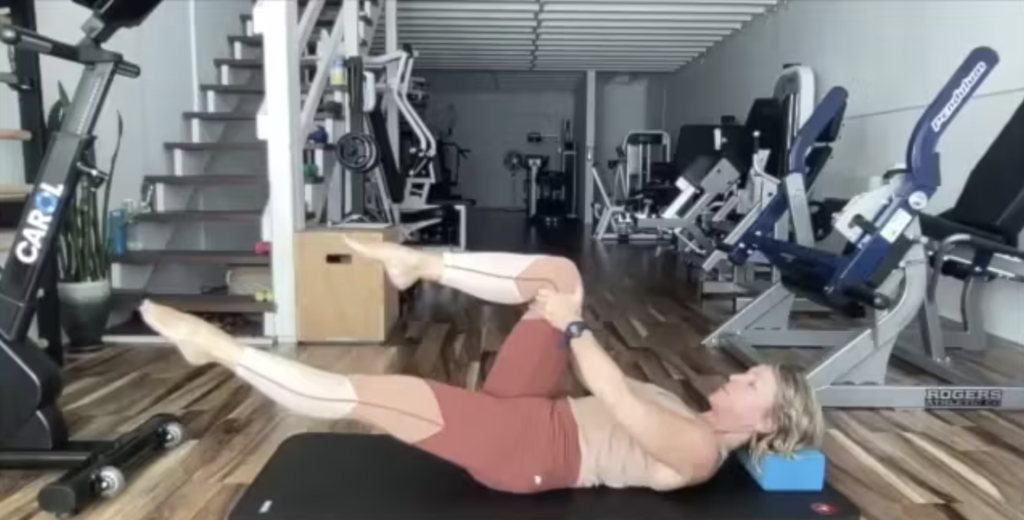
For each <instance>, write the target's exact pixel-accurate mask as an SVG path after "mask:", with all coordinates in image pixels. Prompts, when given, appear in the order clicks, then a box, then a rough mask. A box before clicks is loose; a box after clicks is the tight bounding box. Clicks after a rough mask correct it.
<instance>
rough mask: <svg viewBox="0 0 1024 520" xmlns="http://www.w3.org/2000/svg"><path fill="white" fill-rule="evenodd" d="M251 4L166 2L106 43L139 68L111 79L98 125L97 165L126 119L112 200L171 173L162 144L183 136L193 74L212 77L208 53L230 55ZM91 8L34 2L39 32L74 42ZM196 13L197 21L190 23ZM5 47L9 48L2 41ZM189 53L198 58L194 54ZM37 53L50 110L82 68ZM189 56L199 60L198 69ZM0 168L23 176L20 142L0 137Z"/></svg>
mask: <svg viewBox="0 0 1024 520" xmlns="http://www.w3.org/2000/svg"><path fill="white" fill-rule="evenodd" d="M251 10H252V3H251V2H249V1H247V0H218V1H216V2H204V1H201V0H187V1H179V2H163V3H161V4H160V6H159V7H157V8H156V10H155V11H154V12H153V13H152V14H151V15H150V16H149V18H147V19H146V21H145V22H144V23H143V24H142V25H141V26H139V27H138V28H134V29H127V30H123V31H120V32H119V33H118V34H117V35H115V36H114V38H113V39H111V40H110V42H109V43H108V44H107V46H106V47H107V48H108V49H110V50H113V51H117V52H121V53H122V54H124V56H125V58H126V59H128V60H129V61H132V62H133V63H136V64H138V65H139V66H140V67H141V68H142V75H141V76H140V77H139V78H137V79H125V78H117V79H116V80H115V81H114V85H113V87H112V88H111V91H110V95H109V97H108V98H107V104H106V106H105V107H104V111H103V112H102V114H101V115H100V118H99V121H98V123H97V126H96V135H97V152H98V158H99V162H100V167H101V168H106V167H107V166H108V165H109V161H110V156H111V153H112V152H113V148H114V145H115V144H116V140H115V138H116V135H117V113H118V112H120V113H121V116H122V118H123V119H124V125H125V126H124V136H123V138H122V142H121V152H120V157H119V159H118V166H117V171H116V172H115V176H114V184H113V187H112V188H111V201H112V204H119V203H120V202H121V201H122V200H124V199H126V198H134V199H137V198H138V196H139V187H140V185H141V180H142V177H143V176H145V175H162V174H167V173H170V170H169V165H168V163H167V158H166V156H165V154H164V149H163V143H164V142H165V141H181V140H185V138H186V135H187V134H185V133H184V132H185V130H186V128H185V125H184V123H183V120H182V112H184V111H187V110H192V108H193V106H194V105H193V99H194V89H196V88H197V87H196V85H197V81H206V82H211V81H212V80H213V79H214V78H215V76H214V73H215V70H214V67H213V63H212V58H213V57H215V56H228V50H229V47H228V44H227V39H226V37H227V35H228V34H240V33H241V29H240V27H241V22H240V21H239V18H238V16H239V14H242V13H245V12H250V11H251ZM88 15H89V11H88V10H87V9H85V8H83V7H81V6H79V5H77V4H75V3H73V2H71V1H64V0H53V1H46V2H36V17H37V26H38V27H37V31H38V32H40V33H41V34H44V35H47V36H50V37H52V38H56V39H59V40H63V41H67V42H75V41H77V40H78V39H79V38H80V37H81V34H82V33H81V30H80V26H81V24H82V22H83V21H85V19H86V18H87V17H88ZM193 19H195V20H198V22H197V24H196V26H195V27H194V30H193V27H192V26H191V21H192V20H193ZM0 47H2V46H0ZM4 51H5V52H4V54H6V48H4ZM193 54H195V55H196V56H197V57H198V58H199V59H201V60H202V61H197V60H193ZM40 60H41V62H40V67H41V72H42V83H43V103H44V107H45V108H46V109H48V108H49V106H50V105H52V104H53V103H54V102H55V101H56V100H57V98H58V87H57V85H58V83H62V84H63V85H64V88H65V89H66V90H67V91H68V94H69V95H73V93H74V89H75V86H76V85H77V84H78V80H79V77H80V75H81V70H82V68H81V67H80V66H79V65H77V64H74V63H70V62H66V61H63V60H59V59H56V58H52V57H48V56H43V57H41V58H40ZM194 62H195V63H197V64H198V67H197V68H196V69H195V70H194V69H193V63H194ZM5 66H6V58H3V59H0V67H5ZM2 90H3V91H4V92H2V93H0V103H2V104H0V127H11V125H10V124H9V123H8V121H9V119H11V118H12V119H13V121H15V122H16V121H17V117H18V115H17V103H16V98H14V97H13V96H9V95H8V92H7V90H8V89H6V88H4V89H2ZM12 103H13V104H12ZM8 107H13V110H8ZM11 112H14V113H13V114H11ZM12 148H14V149H13V150H11V149H12ZM0 169H2V170H0V182H21V181H22V179H24V169H23V167H22V164H21V150H20V147H11V146H8V144H7V143H4V144H0ZM9 177H10V178H9Z"/></svg>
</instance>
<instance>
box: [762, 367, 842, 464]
mask: <svg viewBox="0 0 1024 520" xmlns="http://www.w3.org/2000/svg"><path fill="white" fill-rule="evenodd" d="M771 368H772V370H773V372H774V373H775V381H776V385H777V390H776V392H775V404H774V405H773V406H772V409H771V412H769V413H770V420H771V424H772V432H771V433H769V434H764V435H755V436H754V437H753V438H752V439H751V440H750V448H749V449H750V456H751V459H752V460H753V461H754V462H755V464H758V465H759V464H760V462H761V460H762V458H763V457H764V456H765V455H767V454H769V453H778V454H780V455H784V456H787V457H788V456H792V455H793V453H794V452H797V451H800V450H803V449H816V448H817V447H818V446H820V445H821V440H822V437H823V436H824V434H825V418H824V416H823V415H822V412H821V406H820V405H819V404H818V399H817V398H816V397H815V394H814V389H813V388H811V385H810V383H808V381H807V377H806V376H805V375H804V373H803V372H802V371H801V370H800V369H798V368H796V367H794V366H791V365H787V364H779V365H772V366H771Z"/></svg>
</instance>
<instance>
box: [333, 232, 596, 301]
mask: <svg viewBox="0 0 1024 520" xmlns="http://www.w3.org/2000/svg"><path fill="white" fill-rule="evenodd" d="M345 242H346V243H347V244H348V245H349V247H351V248H352V250H353V251H355V252H356V253H358V254H359V255H362V256H365V257H367V258H372V259H374V260H378V261H380V262H383V263H384V267H385V269H386V270H387V272H388V276H389V277H390V278H391V280H392V282H393V283H394V284H395V286H397V287H398V288H399V289H405V288H407V287H409V286H410V285H412V284H413V283H414V282H416V281H417V280H427V281H432V282H437V283H440V284H442V285H445V286H448V287H451V288H453V289H458V290H459V291H462V292H464V293H466V294H469V295H472V296H476V297H477V298H480V299H483V300H486V301H489V302H494V303H505V304H513V305H514V304H520V303H527V302H529V301H531V300H533V298H534V296H536V295H537V291H539V290H540V289H545V288H546V289H551V290H554V291H558V292H564V293H567V294H574V293H577V292H578V293H579V296H580V299H581V301H582V298H583V293H582V280H581V279H580V273H579V271H578V270H577V269H576V264H574V263H573V262H572V260H569V259H568V258H563V257H559V256H548V255H525V254H517V253H491V252H482V253H475V252H473V253H470V252H466V253H462V252H444V253H432V252H426V251H419V250H416V249H413V248H410V247H406V246H402V245H399V244H391V243H363V242H357V241H354V240H351V239H349V238H347V237H346V238H345Z"/></svg>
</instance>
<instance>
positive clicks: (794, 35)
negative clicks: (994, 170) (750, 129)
mask: <svg viewBox="0 0 1024 520" xmlns="http://www.w3.org/2000/svg"><path fill="white" fill-rule="evenodd" d="M1021 20H1024V2H1019V1H1000V0H994V1H984V0H960V1H949V0H830V1H828V2H823V1H815V0H796V1H792V2H791V3H789V4H786V5H783V7H781V9H780V10H779V12H777V13H774V14H772V15H769V16H767V17H764V18H761V19H759V20H757V21H755V22H753V23H752V24H750V25H749V26H748V27H746V28H745V29H744V30H743V31H741V32H740V33H738V34H736V35H733V36H732V37H730V38H728V39H726V40H725V41H724V42H722V43H721V44H720V45H719V46H717V47H716V48H714V49H712V50H711V51H710V52H709V53H708V55H707V56H706V57H705V58H703V59H701V60H698V61H697V62H694V63H693V64H691V65H689V66H687V67H685V68H684V69H683V70H682V71H680V72H679V73H677V74H676V75H675V76H674V77H673V78H672V79H671V80H670V81H669V84H668V92H669V96H668V105H667V108H666V122H667V124H668V125H669V126H670V127H671V128H673V129H676V128H678V126H679V125H680V124H682V123H712V122H715V121H717V119H718V117H719V116H720V115H721V114H736V115H740V116H742V115H744V114H746V112H747V108H748V107H749V105H750V103H751V102H752V101H753V99H754V98H756V97H763V96H766V95H768V94H769V93H770V92H771V88H772V85H773V83H774V80H775V76H776V74H777V73H778V71H779V70H781V67H782V65H783V64H785V63H789V62H799V63H803V64H805V65H809V66H811V67H813V68H814V69H815V71H816V76H817V80H818V85H819V87H818V91H819V97H820V95H822V94H823V93H824V92H826V91H827V89H828V88H830V87H832V86H836V85H840V86H844V87H846V88H847V89H848V90H849V91H850V103H849V108H848V110H847V117H846V124H845V128H844V129H843V135H842V140H841V141H840V142H839V143H838V144H837V147H836V151H835V154H834V156H833V159H832V161H831V162H830V164H829V166H828V169H827V170H826V173H825V175H824V176H823V177H822V179H821V181H819V183H818V187H817V189H816V195H817V196H829V195H840V196H844V195H849V194H851V193H855V192H857V191H859V190H860V189H862V188H863V187H864V185H865V180H866V179H867V177H869V176H871V175H877V174H879V173H881V172H883V171H884V170H885V169H886V168H887V167H889V166H891V165H892V164H894V163H899V162H904V155H905V149H906V142H907V138H908V137H909V134H910V131H911V129H912V126H913V124H914V122H915V121H916V119H917V117H918V116H919V115H920V113H921V111H922V110H923V108H924V105H926V104H927V103H928V102H930V101H931V98H932V96H934V95H935V94H936V92H937V91H938V90H939V89H940V88H941V87H942V85H943V84H944V83H945V82H946V81H947V79H948V78H949V76H950V75H951V74H952V73H953V71H954V70H955V68H956V67H957V66H958V65H959V64H960V63H961V61H962V60H963V59H964V58H965V57H966V55H967V53H968V52H970V50H971V49H972V48H974V47H976V46H979V45H987V46H990V47H992V48H994V49H995V50H996V51H997V52H999V54H1000V56H1001V58H1002V61H1001V63H1000V64H999V66H998V67H997V68H996V69H995V70H994V72H993V73H992V74H991V76H990V77H989V78H988V80H987V81H986V82H985V84H984V85H983V87H982V88H981V89H980V90H979V92H978V95H976V96H975V98H974V100H972V101H971V102H970V103H969V104H968V105H967V106H966V107H965V109H964V110H963V111H962V113H961V115H960V116H959V118H958V119H957V121H956V122H955V123H954V124H953V126H952V127H950V129H949V131H948V132H947V133H946V135H945V136H944V138H943V140H942V142H941V144H940V146H939V151H940V152H941V153H942V171H943V185H942V187H941V189H940V191H939V193H938V194H937V195H936V197H935V199H934V200H933V201H932V203H931V204H930V205H929V208H928V211H929V212H933V213H937V212H941V211H943V210H945V209H947V208H948V207H949V206H951V205H952V204H953V203H955V201H956V198H957V197H958V196H959V193H960V189H961V187H962V186H963V184H964V182H965V181H966V176H967V174H968V173H969V172H970V170H971V168H972V167H973V165H974V163H975V162H976V161H977V160H978V158H979V157H980V156H981V154H982V153H984V151H985V149H986V148H987V147H988V145H989V144H990V143H991V141H992V139H993V138H994V137H995V136H996V135H997V133H998V132H999V130H1000V129H1001V128H1002V126H1003V125H1004V124H1005V123H1006V121H1007V119H1008V118H1009V116H1010V114H1011V113H1012V112H1013V110H1014V109H1015V108H1016V106H1017V104H1019V103H1020V102H1021V99H1022V98H1024V31H1021V29H1020V21H1021ZM958 290H959V287H956V286H954V285H953V284H949V285H947V286H946V287H944V288H943V292H942V307H943V313H944V314H946V315H947V316H950V317H953V316H954V313H955V310H956V307H957V297H956V291H958ZM985 311H986V315H987V317H988V318H989V319H988V320H987V324H986V325H987V328H988V329H989V331H990V332H992V333H994V334H996V335H999V336H1002V337H1005V338H1008V339H1010V340H1013V341H1016V342H1024V321H1022V320H1021V316H1024V288H1022V287H1020V284H1017V285H1011V284H1004V285H997V286H995V287H992V288H991V289H990V290H988V291H987V293H986V302H985Z"/></svg>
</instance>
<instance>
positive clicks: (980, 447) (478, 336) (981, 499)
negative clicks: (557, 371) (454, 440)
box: [0, 237, 1024, 520]
mask: <svg viewBox="0 0 1024 520" xmlns="http://www.w3.org/2000/svg"><path fill="white" fill-rule="evenodd" d="M579 242H580V241H576V242H575V243H576V244H578V243H579ZM530 243H532V244H535V245H534V246H531V247H530V249H531V250H551V251H555V252H559V253H564V254H569V255H572V256H573V257H575V258H577V261H578V263H579V265H580V267H581V269H582V270H583V272H584V277H585V279H586V283H587V290H588V302H587V308H586V313H587V318H588V319H589V320H590V322H591V323H592V324H593V325H594V326H595V327H596V332H597V335H598V336H599V338H600V340H601V342H602V344H603V345H604V346H605V347H606V348H607V349H608V350H609V351H610V352H611V353H612V354H613V355H614V356H615V358H616V359H617V360H618V361H619V362H620V363H621V364H622V366H623V368H624V369H625V370H626V371H627V372H628V373H629V374H630V375H632V376H635V377H640V378H645V379H648V380H651V381H653V382H655V383H657V384H659V385H661V386H663V387H665V388H667V389H669V390H671V391H673V392H676V393H678V394H679V395H681V396H683V397H684V398H685V399H687V400H688V401H689V402H691V403H692V404H693V405H694V406H701V405H702V404H703V401H702V397H701V396H702V394H704V393H705V392H707V391H708V390H709V389H711V388H713V387H714V386H715V385H716V384H718V383H719V382H720V381H721V380H722V377H723V375H725V374H728V373H730V372H732V371H735V370H737V369H738V368H739V367H738V366H737V365H736V364H735V363H733V362H732V361H730V360H729V359H727V358H725V357H724V356H721V355H718V354H716V353H711V352H708V351H706V350H704V349H702V348H701V347H700V339H701V338H702V337H703V336H704V335H706V334H707V333H708V331H709V330H710V329H711V328H712V327H713V326H714V324H715V323H716V322H717V321H718V320H720V319H721V317H722V314H721V313H720V312H716V311H715V310H714V309H711V308H700V307H698V306H697V305H695V304H694V303H693V302H694V301H695V300H694V298H692V296H691V295H690V294H689V293H688V291H690V289H688V287H687V286H686V284H685V283H684V282H683V280H682V277H681V272H680V271H679V269H678V268H677V267H676V266H675V262H674V261H673V258H672V255H671V253H670V252H659V251H657V250H656V249H652V248H643V247H637V246H619V245H608V246H589V245H587V246H578V245H577V246H576V247H572V245H573V242H570V243H568V244H569V245H568V246H567V245H566V243H565V242H556V241H550V242H546V241H545V237H533V239H531V241H530ZM558 244H561V245H560V246H558V247H556V245H558ZM484 245H485V246H487V247H500V246H503V245H505V244H494V243H491V244H486V243H485V244H484ZM517 316H518V309H515V308H511V307H502V306H497V305H490V304H485V303H482V302H479V301H476V300H473V299H471V298H469V297H466V296H464V295H460V294H456V293H454V292H452V291H450V290H447V289H443V288H424V290H422V291H421V293H420V294H419V295H418V296H417V298H416V300H415V302H414V305H413V308H412V309H411V310H410V311H409V313H408V314H407V316H406V317H405V318H404V319H403V321H402V323H401V325H400V329H399V330H398V331H397V332H396V334H395V337H394V339H393V340H392V341H391V342H390V343H389V344H388V345H386V346H360V347H318V348H302V349H300V350H299V351H298V352H291V353H289V352H282V354H283V355H297V356H298V357H299V358H300V359H302V360H304V361H306V362H308V363H310V364H313V365H316V366H320V367H324V368H327V369H330V370H334V371H339V372H358V373H382V372H396V371H397V372H405V373H410V374H418V375H422V376H427V377H432V378H436V379H440V380H443V381H447V382H450V383H453V384H459V385H464V386H467V387H471V388H472V387H475V386H476V385H478V384H479V382H480V381H481V380H482V379H483V378H484V377H485V376H486V372H487V368H488V366H489V363H490V362H491V360H492V359H493V355H494V352H495V351H496V350H497V348H498V346H499V345H500V343H501V341H502V339H503V337H504V336H505V334H506V333H507V332H508V330H509V329H510V328H511V326H512V324H513V323H514V322H515V320H516V318H517ZM771 355H772V356H773V357H775V358H776V359H788V360H793V361H797V362H802V363H806V362H807V361H808V359H809V358H806V357H804V355H803V353H802V352H799V351H795V350H789V351H779V352H774V353H772V354H771ZM965 362H968V363H971V364H972V365H974V367H975V368H978V369H987V370H990V371H991V372H993V374H994V376H993V377H1001V376H999V374H1004V376H1002V377H1001V378H1003V379H1005V376H1006V375H1007V374H1008V373H1011V372H1012V371H1013V369H1016V372H1015V374H1016V375H1017V377H1020V374H1021V373H1022V372H1024V370H1022V367H1024V354H1022V353H1021V352H1018V351H1014V350H1010V349H1005V348H996V349H993V350H991V351H988V352H986V353H984V354H983V355H979V356H974V357H973V358H971V359H967V360H965ZM892 377H893V379H894V380H899V381H907V380H910V381H915V380H916V381H925V380H924V379H922V378H920V377H919V376H915V375H913V374H912V373H909V372H905V371H901V370H899V369H898V367H897V368H896V369H894V370H893V376H892ZM67 381H68V384H67V390H66V391H65V394H64V397H63V400H62V402H63V405H64V409H65V410H66V412H67V416H68V418H69V420H70V422H71V425H72V430H73V432H74V434H75V436H76V437H91V438H106V437H109V436H112V435H116V434H117V433H118V432H120V431H123V430H125V429H130V428H132V427H133V426H134V425H136V424H137V423H138V421H141V420H144V418H145V417H148V416H149V415H151V414H153V413H157V412H173V413H177V414H180V415H181V416H182V417H183V418H184V420H185V422H186V425H187V427H188V429H189V431H190V434H191V436H192V440H190V441H188V442H187V443H186V444H185V445H184V446H182V447H180V448H179V449H177V450H176V451H174V452H172V453H170V454H168V455H167V456H165V457H164V458H162V459H159V460H158V461H157V462H155V463H153V464H152V465H150V466H149V467H148V468H147V469H146V470H145V471H144V472H143V473H141V474H140V475H138V476H136V477H135V479H134V480H133V481H132V483H131V486H130V488H129V489H128V490H127V491H126V492H125V493H124V494H123V495H121V496H120V497H118V498H117V499H116V500H114V501H110V502H107V503H103V504H100V505H98V506H96V507H93V508H92V509H90V510H89V511H88V512H87V513H86V514H83V515H81V517H80V518H82V519H87V520H100V519H104V520H106V519H109V520H135V519H147V520H152V519H176V520H223V519H224V518H226V516H227V513H228V511H229V510H230V508H231V506H232V505H233V503H234V501H235V500H236V499H237V498H238V496H239V495H240V494H241V493H242V492H243V491H244V489H245V488H246V485H247V484H249V483H250V482H251V481H252V480H253V478H254V477H255V475H256V474H257V472H259V471H260V469H261V468H262V467H263V465H264V464H265V462H266V461H267V459H268V457H269V456H270V455H271V453H272V452H273V451H274V449H275V448H276V447H277V446H278V445H279V444H280V443H281V441H282V440H284V439H285V438H287V437H289V436H291V435H294V434H296V433H299V432H305V431H336V432H346V431H366V430H365V428H362V427H360V426H359V425H356V424H354V423H351V422H347V421H342V422H325V421H318V420H311V419H304V418H301V417H296V416H293V415H290V414H288V413H285V412H283V411H282V410H280V409H278V408H277V407H276V406H274V405H273V404H272V403H270V402H269V401H268V400H266V399H264V398H263V397H262V396H260V395H258V394H256V393H254V392H253V391H252V390H251V389H250V388H249V387H247V386H246V385H245V384H243V383H242V382H241V381H240V380H238V379H236V378H233V377H232V376H231V375H230V374H229V373H228V372H226V371H225V370H223V369H219V368H208V367H207V368H199V369H196V368H191V367H189V366H187V365H185V364H184V363H183V362H182V361H181V360H180V359H179V358H178V357H177V356H176V355H175V353H174V351H172V350H170V349H165V348H154V347H144V348H119V349H113V348H112V349H108V350H106V351H105V352H102V353H100V354H97V355H93V356H92V357H90V358H87V359H83V360H80V361H78V362H76V363H74V364H73V365H71V366H70V367H69V368H68V370H67ZM827 416H828V419H829V426H830V428H829V431H828V435H827V438H826V442H825V447H824V450H825V452H826V453H827V455H828V457H829V459H830V461H831V465H830V480H831V482H832V484H833V485H834V486H835V487H836V488H838V489H839V490H840V491H842V492H844V493H845V494H847V495H848V496H849V497H850V498H851V499H853V501H854V502H856V503H857V504H858V505H859V506H860V507H861V508H862V509H863V511H864V514H865V518H870V519H873V520H901V519H906V520H932V519H977V520H988V519H993V520H994V519H1004V518H1005V519H1024V496H1022V495H1024V413H993V412H963V413H951V412H932V413H927V412H921V411H829V412H827ZM53 477H54V475H52V474H46V475H41V474H38V473H29V472H25V473H18V472H8V473H4V474H3V475H2V476H0V519H3V520H24V519H42V518H49V517H48V516H47V515H44V514H41V513H38V512H37V510H36V504H35V496H36V493H37V492H38V491H39V489H40V488H41V487H42V486H43V485H44V484H45V483H47V482H48V481H49V480H51V479H52V478H53Z"/></svg>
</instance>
